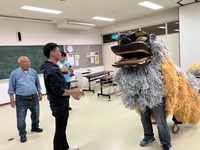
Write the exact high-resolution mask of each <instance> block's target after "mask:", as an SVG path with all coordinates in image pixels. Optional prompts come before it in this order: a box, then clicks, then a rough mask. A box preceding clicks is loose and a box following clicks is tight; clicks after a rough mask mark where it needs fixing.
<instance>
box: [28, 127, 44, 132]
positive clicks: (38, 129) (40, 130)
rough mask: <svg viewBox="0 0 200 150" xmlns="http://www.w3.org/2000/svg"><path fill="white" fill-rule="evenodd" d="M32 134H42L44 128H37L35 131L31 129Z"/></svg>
mask: <svg viewBox="0 0 200 150" xmlns="http://www.w3.org/2000/svg"><path fill="white" fill-rule="evenodd" d="M31 131H32V132H42V131H43V129H42V128H35V129H31Z"/></svg>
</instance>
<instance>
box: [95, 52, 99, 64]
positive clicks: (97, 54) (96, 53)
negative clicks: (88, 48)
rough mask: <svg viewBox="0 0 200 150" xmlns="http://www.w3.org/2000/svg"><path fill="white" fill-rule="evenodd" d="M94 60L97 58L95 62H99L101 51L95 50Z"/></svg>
mask: <svg viewBox="0 0 200 150" xmlns="http://www.w3.org/2000/svg"><path fill="white" fill-rule="evenodd" d="M94 60H95V64H99V52H95V55H94Z"/></svg>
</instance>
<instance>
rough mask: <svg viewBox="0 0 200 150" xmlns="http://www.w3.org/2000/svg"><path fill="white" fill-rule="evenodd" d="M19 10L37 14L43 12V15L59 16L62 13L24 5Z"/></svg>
mask: <svg viewBox="0 0 200 150" xmlns="http://www.w3.org/2000/svg"><path fill="white" fill-rule="evenodd" d="M20 9H25V10H31V11H38V12H44V13H51V14H61V13H63V12H62V11H58V10H53V9H46V8H39V7H32V6H26V5H24V6H22V7H20Z"/></svg>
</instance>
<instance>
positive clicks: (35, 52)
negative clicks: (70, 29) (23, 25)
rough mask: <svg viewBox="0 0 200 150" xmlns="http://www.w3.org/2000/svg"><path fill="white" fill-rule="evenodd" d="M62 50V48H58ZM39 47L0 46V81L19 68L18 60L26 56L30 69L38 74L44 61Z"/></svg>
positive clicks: (44, 58)
mask: <svg viewBox="0 0 200 150" xmlns="http://www.w3.org/2000/svg"><path fill="white" fill-rule="evenodd" d="M59 47H60V49H61V50H63V46H59ZM42 48H43V45H40V46H0V79H7V78H9V75H10V73H11V72H12V71H13V70H15V69H16V68H18V67H19V65H18V58H19V57H20V56H27V57H28V58H29V59H30V60H31V68H33V69H35V70H36V71H37V73H38V74H40V73H41V72H40V70H39V67H40V66H41V64H42V63H43V62H44V61H45V60H46V57H45V56H44V55H43V50H42Z"/></svg>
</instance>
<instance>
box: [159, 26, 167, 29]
mask: <svg viewBox="0 0 200 150" xmlns="http://www.w3.org/2000/svg"><path fill="white" fill-rule="evenodd" d="M158 28H159V29H166V27H164V26H160V27H158Z"/></svg>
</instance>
